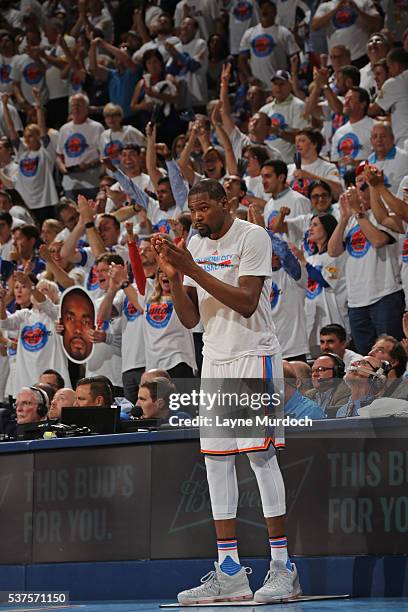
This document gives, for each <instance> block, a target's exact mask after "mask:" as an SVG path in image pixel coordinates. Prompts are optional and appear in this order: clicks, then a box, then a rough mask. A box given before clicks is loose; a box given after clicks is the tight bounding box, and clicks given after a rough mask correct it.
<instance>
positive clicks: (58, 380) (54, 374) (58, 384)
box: [41, 368, 65, 389]
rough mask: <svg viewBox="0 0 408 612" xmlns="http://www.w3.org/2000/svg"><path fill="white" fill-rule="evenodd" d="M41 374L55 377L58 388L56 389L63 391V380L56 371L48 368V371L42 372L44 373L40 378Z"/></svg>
mask: <svg viewBox="0 0 408 612" xmlns="http://www.w3.org/2000/svg"><path fill="white" fill-rule="evenodd" d="M43 374H52V375H53V376H55V378H56V379H57V387H58V389H63V388H64V387H65V380H64V379H63V377H62V376H61V374H60V373H59V372H57V370H53V369H52V368H48V370H44V372H42V374H41V376H42V375H43Z"/></svg>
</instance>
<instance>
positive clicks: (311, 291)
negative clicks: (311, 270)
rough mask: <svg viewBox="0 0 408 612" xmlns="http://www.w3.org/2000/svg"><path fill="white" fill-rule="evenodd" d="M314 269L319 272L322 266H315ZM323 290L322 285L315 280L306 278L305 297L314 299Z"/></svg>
mask: <svg viewBox="0 0 408 612" xmlns="http://www.w3.org/2000/svg"><path fill="white" fill-rule="evenodd" d="M315 268H316V270H319V272H320V271H321V270H322V268H323V266H320V265H319V266H315ZM322 291H323V287H322V286H321V285H320V284H319V283H318V282H317V281H315V280H313V279H312V278H310V276H309V277H308V279H307V289H306V291H305V294H306V297H307V299H308V300H315V299H316V298H317V296H318V295H320V294H321V292H322Z"/></svg>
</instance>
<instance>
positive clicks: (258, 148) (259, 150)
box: [243, 145, 269, 166]
mask: <svg viewBox="0 0 408 612" xmlns="http://www.w3.org/2000/svg"><path fill="white" fill-rule="evenodd" d="M246 152H248V153H250V154H251V155H252V156H253V157H255V159H257V160H258V162H259V163H260V164H261V166H262V164H263V163H264V162H266V160H267V159H269V151H268V149H267V148H266V147H264V146H262V145H248V146H246V147H244V150H243V153H246Z"/></svg>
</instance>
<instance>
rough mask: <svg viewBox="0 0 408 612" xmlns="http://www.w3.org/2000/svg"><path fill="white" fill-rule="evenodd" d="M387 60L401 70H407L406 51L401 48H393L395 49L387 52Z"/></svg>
mask: <svg viewBox="0 0 408 612" xmlns="http://www.w3.org/2000/svg"><path fill="white" fill-rule="evenodd" d="M387 59H388V61H390V62H394V63H395V64H399V65H400V66H402V67H403V68H408V51H405V49H404V48H403V47H395V49H391V51H388V53H387Z"/></svg>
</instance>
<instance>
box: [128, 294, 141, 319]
mask: <svg viewBox="0 0 408 612" xmlns="http://www.w3.org/2000/svg"><path fill="white" fill-rule="evenodd" d="M123 312H124V313H125V317H126V318H127V320H128V321H134V320H135V319H137V318H138V317H140V315H141V314H142V313H141V312H140V310H136V308H135V307H134V306H133V304H132V302H129V300H128V298H127V296H126V297H125V302H124V305H123Z"/></svg>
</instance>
